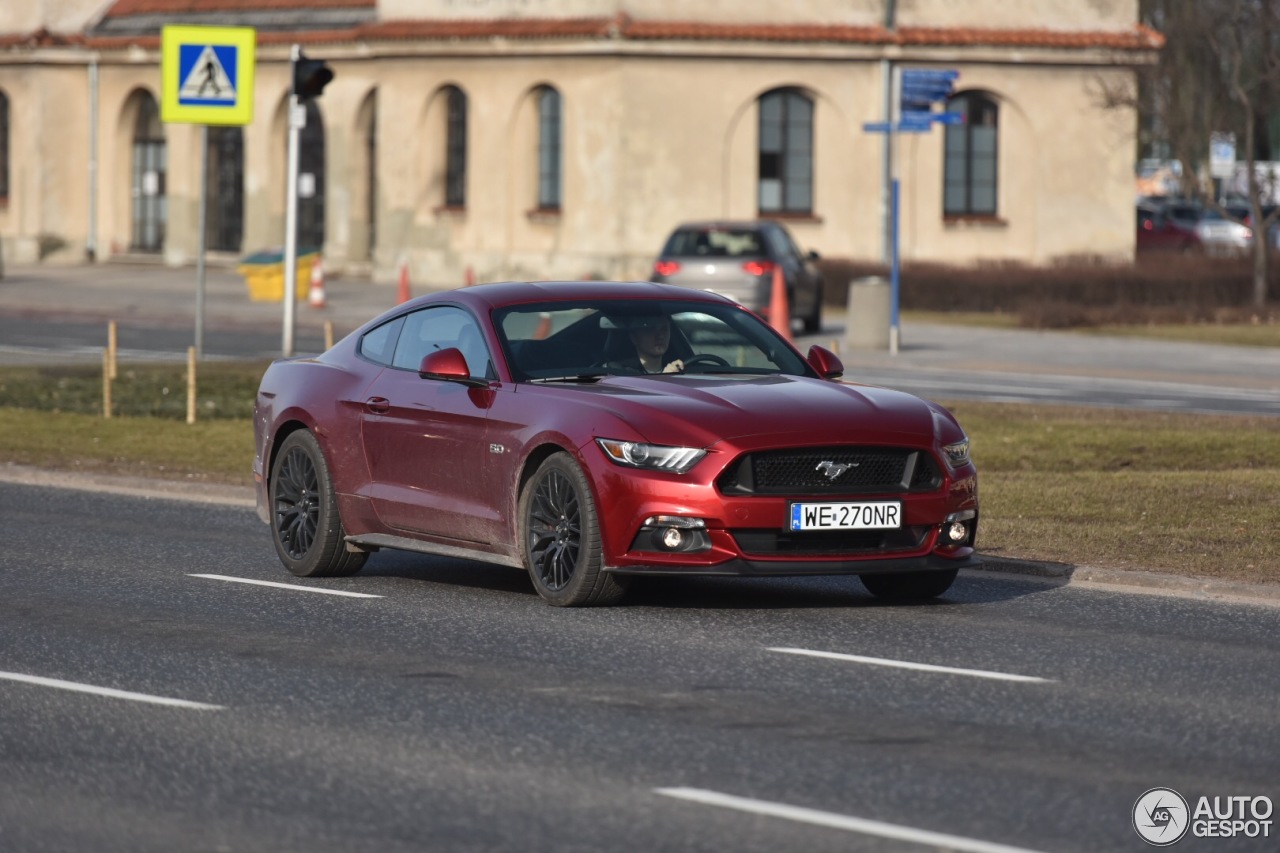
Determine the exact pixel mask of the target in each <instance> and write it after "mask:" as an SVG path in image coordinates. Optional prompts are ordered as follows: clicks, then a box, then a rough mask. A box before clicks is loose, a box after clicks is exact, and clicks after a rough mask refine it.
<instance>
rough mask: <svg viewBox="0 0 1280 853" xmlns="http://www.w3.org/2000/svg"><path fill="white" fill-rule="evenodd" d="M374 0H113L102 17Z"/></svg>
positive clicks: (352, 5) (364, 5)
mask: <svg viewBox="0 0 1280 853" xmlns="http://www.w3.org/2000/svg"><path fill="white" fill-rule="evenodd" d="M377 5H378V3H377V0H116V2H115V3H113V4H111V8H110V9H108V10H107V13H106V15H105V16H104V17H107V18H124V17H128V16H130V15H156V14H167V15H182V14H190V13H192V12H262V11H271V10H274V9H372V8H376V7H377Z"/></svg>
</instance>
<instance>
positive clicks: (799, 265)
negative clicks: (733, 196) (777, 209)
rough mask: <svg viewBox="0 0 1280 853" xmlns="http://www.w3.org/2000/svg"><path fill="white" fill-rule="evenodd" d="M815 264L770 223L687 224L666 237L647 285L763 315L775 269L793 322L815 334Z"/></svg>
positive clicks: (818, 307) (818, 289)
mask: <svg viewBox="0 0 1280 853" xmlns="http://www.w3.org/2000/svg"><path fill="white" fill-rule="evenodd" d="M818 259H819V258H818V253H817V252H814V251H809V252H802V251H801V250H800V248H799V247H798V246H797V245H796V241H795V240H794V239H792V237H791V234H790V232H788V231H787V229H786V227H784V226H783V225H782V224H781V223H779V222H774V221H772V220H767V219H765V220H747V221H717V222H687V223H684V224H683V225H679V226H677V227H676V229H675V230H674V231H673V232H671V236H670V237H668V238H667V242H666V244H665V245H664V246H663V247H662V254H660V255H659V256H658V259H657V261H655V262H654V264H653V274H652V275H651V276H650V277H649V280H650V281H656V282H660V283H664V284H674V285H678V286H680V287H691V288H695V289H697V290H708V291H711V292H712V293H719V294H721V295H723V296H728V297H729V298H730V299H732V300H734V301H735V302H737V303H739V304H740V305H742V306H744V307H746V308H749V309H751V310H752V311H755V312H757V313H761V314H762V313H764V312H765V311H767V310H768V309H769V303H770V298H771V295H772V287H773V274H774V270H775V269H781V270H782V277H783V281H785V282H786V288H787V305H788V307H789V309H790V314H791V318H792V320H797V319H798V320H800V321H801V322H802V323H803V324H804V330H805V331H806V332H816V331H818V330H819V328H820V327H821V325H822V276H821V274H820V273H819V271H818V268H817V266H816V262H817V261H818Z"/></svg>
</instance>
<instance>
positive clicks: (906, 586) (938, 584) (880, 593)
mask: <svg viewBox="0 0 1280 853" xmlns="http://www.w3.org/2000/svg"><path fill="white" fill-rule="evenodd" d="M957 574H959V570H958V569H940V570H938V571H930V572H892V573H888V574H880V575H870V574H869V575H859V577H861V578H862V585H863V586H865V587H866V588H867V591H868V592H870V593H871V594H872V595H874V596H875V597H876V598H885V599H889V600H891V601H927V600H928V599H930V598H937V597H938V596H940V595H942V594H943V593H944V592H946V591H947V590H949V589H951V584H953V583H955V579H956V575H957Z"/></svg>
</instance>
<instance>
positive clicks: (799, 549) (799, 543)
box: [729, 527, 929, 556]
mask: <svg viewBox="0 0 1280 853" xmlns="http://www.w3.org/2000/svg"><path fill="white" fill-rule="evenodd" d="M928 532H929V528H928V527H903V528H901V529H898V530H820V531H815V530H804V531H794V532H793V531H788V530H730V531H729V534H730V535H731V536H733V541H734V542H736V543H738V547H739V548H741V549H742V553H744V554H759V555H774V556H776V555H779V554H804V555H807V556H837V555H842V554H843V555H859V554H875V553H880V552H884V551H911V550H914V549H916V548H919V547H920V544H921V543H922V542H923V541H924V537H925V534H926V533H928Z"/></svg>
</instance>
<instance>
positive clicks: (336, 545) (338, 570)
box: [270, 430, 369, 578]
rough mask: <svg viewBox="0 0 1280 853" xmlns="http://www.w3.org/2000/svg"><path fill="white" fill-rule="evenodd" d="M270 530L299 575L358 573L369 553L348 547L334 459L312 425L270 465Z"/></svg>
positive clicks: (281, 554)
mask: <svg viewBox="0 0 1280 853" xmlns="http://www.w3.org/2000/svg"><path fill="white" fill-rule="evenodd" d="M270 498H271V532H272V534H273V535H272V537H271V538H272V540H273V541H274V542H275V546H276V554H278V555H279V557H280V562H282V563H284V567H285V568H286V569H288V570H289V571H290V572H292V573H293V574H295V575H297V576H298V577H300V578H324V577H340V576H343V575H353V574H355V573H356V572H358V571H360V569H361V567H362V566H364V561H365V560H366V559H367V558H368V556H369V555H368V554H367V553H366V552H364V551H349V550H347V543H346V531H345V530H344V529H343V527H342V519H341V518H340V517H339V515H338V501H337V496H336V495H335V493H334V490H333V478H332V477H331V476H330V475H329V464H328V462H326V461H325V458H324V452H323V451H322V450H321V449H320V443H319V442H318V441H316V437H315V436H314V435H312V434H311V433H310V432H309V431H307V430H298V431H297V432H295V433H292V434H290V436H289V437H288V438H286V439H285V440H284V443H283V444H282V445H280V452H279V453H277V454H276V461H275V464H274V465H273V466H272V467H271V482H270Z"/></svg>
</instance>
